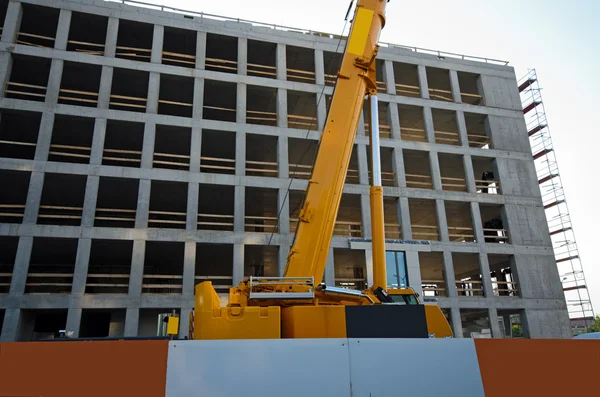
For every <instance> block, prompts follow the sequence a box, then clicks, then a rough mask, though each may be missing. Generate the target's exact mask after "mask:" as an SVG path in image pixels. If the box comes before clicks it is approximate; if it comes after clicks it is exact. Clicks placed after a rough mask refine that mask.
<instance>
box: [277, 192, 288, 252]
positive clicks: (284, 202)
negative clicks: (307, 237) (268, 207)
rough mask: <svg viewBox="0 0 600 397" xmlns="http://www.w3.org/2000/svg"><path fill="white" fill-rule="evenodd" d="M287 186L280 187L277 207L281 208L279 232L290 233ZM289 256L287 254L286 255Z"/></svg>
mask: <svg viewBox="0 0 600 397" xmlns="http://www.w3.org/2000/svg"><path fill="white" fill-rule="evenodd" d="M288 193H289V192H288V190H287V188H283V189H279V190H278V194H277V196H278V197H277V209H278V210H279V225H278V228H279V234H289V233H290V196H289V194H288ZM286 257H287V256H286Z"/></svg>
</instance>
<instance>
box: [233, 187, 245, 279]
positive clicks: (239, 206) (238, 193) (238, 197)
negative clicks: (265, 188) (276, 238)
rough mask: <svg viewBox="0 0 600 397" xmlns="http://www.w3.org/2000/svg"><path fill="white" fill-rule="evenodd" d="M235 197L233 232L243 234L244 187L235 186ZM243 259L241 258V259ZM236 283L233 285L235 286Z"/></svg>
mask: <svg viewBox="0 0 600 397" xmlns="http://www.w3.org/2000/svg"><path fill="white" fill-rule="evenodd" d="M234 194H235V196H234V207H233V231H234V232H243V231H244V229H245V227H244V223H245V216H246V214H245V213H246V205H245V200H244V198H245V196H246V187H245V186H240V185H237V186H236V187H235V193H234ZM243 258H244V257H243V256H242V259H243ZM236 284H237V282H235V283H234V285H236Z"/></svg>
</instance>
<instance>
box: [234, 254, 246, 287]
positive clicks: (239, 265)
mask: <svg viewBox="0 0 600 397" xmlns="http://www.w3.org/2000/svg"><path fill="white" fill-rule="evenodd" d="M232 275H233V285H238V283H239V282H240V281H242V280H243V279H244V244H234V245H233V272H232Z"/></svg>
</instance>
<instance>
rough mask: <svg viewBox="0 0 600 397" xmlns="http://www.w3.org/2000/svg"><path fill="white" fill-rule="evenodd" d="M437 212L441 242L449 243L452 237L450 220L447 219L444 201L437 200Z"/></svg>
mask: <svg viewBox="0 0 600 397" xmlns="http://www.w3.org/2000/svg"><path fill="white" fill-rule="evenodd" d="M435 212H436V214H437V224H438V233H439V236H440V241H444V242H449V241H450V237H449V236H448V220H447V218H446V206H445V205H444V200H442V199H437V200H435Z"/></svg>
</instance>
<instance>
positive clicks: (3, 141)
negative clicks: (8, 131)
mask: <svg viewBox="0 0 600 397" xmlns="http://www.w3.org/2000/svg"><path fill="white" fill-rule="evenodd" d="M0 143H3V144H6V145H17V146H37V143H32V142H18V141H5V140H0Z"/></svg>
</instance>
